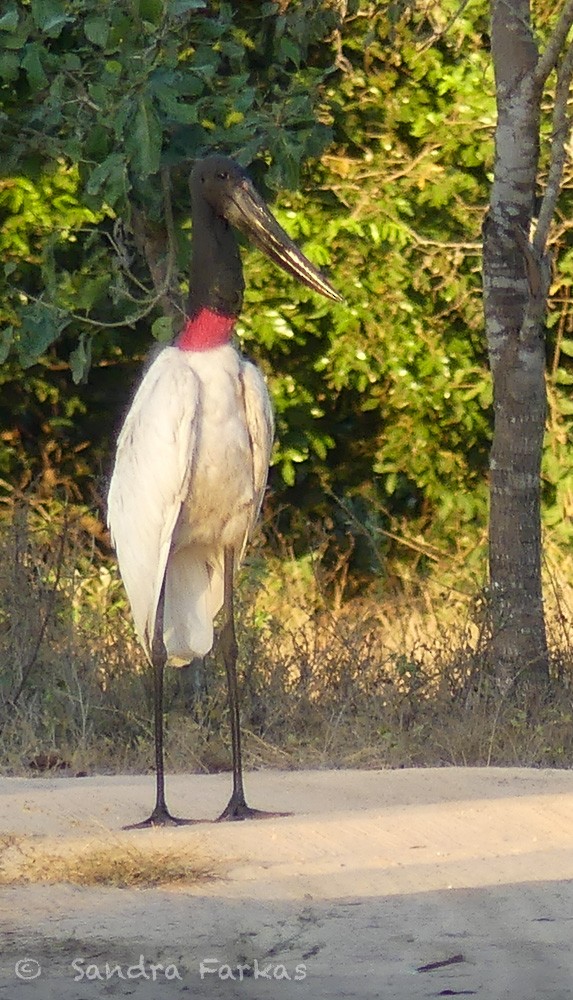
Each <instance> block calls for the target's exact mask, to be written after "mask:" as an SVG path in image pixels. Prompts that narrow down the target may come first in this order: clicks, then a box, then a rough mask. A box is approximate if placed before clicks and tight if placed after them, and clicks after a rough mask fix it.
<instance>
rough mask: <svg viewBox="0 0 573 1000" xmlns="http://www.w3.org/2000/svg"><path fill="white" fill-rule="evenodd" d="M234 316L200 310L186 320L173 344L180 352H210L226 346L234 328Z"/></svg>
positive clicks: (209, 310)
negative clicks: (215, 348)
mask: <svg viewBox="0 0 573 1000" xmlns="http://www.w3.org/2000/svg"><path fill="white" fill-rule="evenodd" d="M236 319H237V317H236V316H223V315H222V314H221V313H216V312H213V311H212V310H211V309H200V310H199V312H198V313H197V315H196V316H193V317H192V318H191V319H188V320H187V322H186V324H185V326H184V327H183V329H182V330H181V333H180V334H179V336H178V337H177V339H176V341H175V343H176V345H177V347H179V348H180V350H182V351H210V350H211V349H212V348H214V347H222V346H223V344H228V343H229V341H230V339H231V336H232V334H233V330H234V328H235V322H236Z"/></svg>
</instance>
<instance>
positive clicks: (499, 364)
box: [484, 0, 550, 689]
mask: <svg viewBox="0 0 573 1000" xmlns="http://www.w3.org/2000/svg"><path fill="white" fill-rule="evenodd" d="M491 13H492V53H493V60H494V70H495V77H496V96H497V108H498V121H497V127H496V134H495V170H494V181H493V186H492V190H491V200H490V208H489V212H488V215H487V218H486V221H485V224H484V309H485V320H486V333H487V343H488V353H489V360H490V366H491V371H492V376H493V390H494V437H493V446H492V450H491V460H490V475H491V480H490V490H491V492H490V528H489V574H490V612H491V621H492V639H491V655H492V669H493V672H494V675H495V677H496V679H497V681H498V682H499V683H500V685H501V686H502V687H503V688H504V689H507V688H508V687H509V686H510V685H512V684H514V683H515V682H516V681H517V680H527V681H528V682H530V683H531V682H533V683H534V684H539V683H544V682H546V681H547V679H548V676H549V672H548V651H547V638H546V631H545V617H544V611H543V597H542V585H541V478H540V476H541V456H542V446H543V435H544V428H545V412H546V389H545V343H544V329H543V320H544V313H545V307H546V302H547V295H548V290H549V274H550V269H549V266H548V264H547V261H546V259H545V257H544V253H543V250H540V249H539V248H538V247H536V246H534V244H533V243H532V242H531V239H530V233H531V226H532V214H533V206H534V197H535V185H536V177H537V168H538V158H539V127H540V113H541V112H540V105H541V95H542V92H543V83H540V80H539V78H538V74H536V68H537V64H538V52H537V48H536V45H535V42H534V39H533V34H532V31H531V25H530V11H529V3H528V0H492V11H491Z"/></svg>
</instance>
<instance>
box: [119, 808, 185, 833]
mask: <svg viewBox="0 0 573 1000" xmlns="http://www.w3.org/2000/svg"><path fill="white" fill-rule="evenodd" d="M201 822H204V821H203V820H200V819H181V817H180V816H172V815H171V813H170V812H169V810H168V809H166V808H158V807H157V806H156V807H155V809H154V810H153V812H152V813H151V816H148V818H147V819H144V820H142V821H141V823H130V824H129V826H124V827H123V829H124V830H147V829H149V828H150V827H154V826H193V825H194V824H195V823H201Z"/></svg>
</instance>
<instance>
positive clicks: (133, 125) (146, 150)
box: [125, 98, 162, 178]
mask: <svg viewBox="0 0 573 1000" xmlns="http://www.w3.org/2000/svg"><path fill="white" fill-rule="evenodd" d="M126 132H127V134H126V143H125V147H126V151H127V154H128V156H129V161H130V165H131V168H132V170H134V172H135V174H136V176H137V177H141V178H146V177H149V176H150V175H151V174H156V173H157V171H158V170H159V166H160V163H161V140H162V130H161V125H160V122H159V118H158V116H157V113H156V112H155V110H154V108H153V105H152V103H151V101H150V100H149V99H146V98H141V99H140V100H139V102H138V105H137V109H136V111H135V114H134V116H133V119H132V121H131V122H130V123H129V125H128V127H127V130H126Z"/></svg>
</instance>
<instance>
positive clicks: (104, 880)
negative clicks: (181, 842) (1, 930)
mask: <svg viewBox="0 0 573 1000" xmlns="http://www.w3.org/2000/svg"><path fill="white" fill-rule="evenodd" d="M220 874H221V873H220V871H219V870H218V866H217V865H216V864H215V863H214V862H213V861H212V860H209V859H207V858H205V857H200V856H197V853H196V852H195V851H194V850H193V849H192V848H191V847H189V848H186V847H184V846H182V847H174V846H168V845H164V846H161V847H158V846H157V845H149V844H148V845H146V846H144V847H140V846H139V845H138V844H134V843H127V842H126V841H122V840H120V839H119V838H113V839H112V840H111V842H110V839H109V837H107V838H106V841H105V842H98V841H94V840H90V841H71V840H70V841H63V842H56V841H54V840H49V839H48V838H45V837H21V836H16V835H8V836H4V837H1V838H0V885H22V884H38V883H49V884H55V883H58V882H67V883H69V884H71V885H81V886H113V887H115V888H119V889H124V888H127V887H136V888H151V887H154V886H162V885H173V884H175V883H179V884H181V883H183V884H185V885H190V884H195V883H197V882H202V881H205V880H210V879H213V878H216V877H218V876H220Z"/></svg>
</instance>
